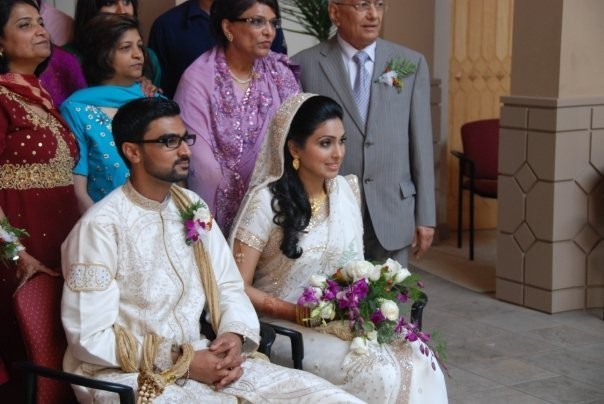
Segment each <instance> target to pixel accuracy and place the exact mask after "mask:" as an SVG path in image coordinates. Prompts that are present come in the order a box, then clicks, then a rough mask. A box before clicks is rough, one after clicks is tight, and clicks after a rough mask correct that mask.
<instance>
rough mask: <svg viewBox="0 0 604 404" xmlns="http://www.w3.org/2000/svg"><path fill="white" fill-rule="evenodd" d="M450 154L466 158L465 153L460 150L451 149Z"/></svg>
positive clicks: (462, 158)
mask: <svg viewBox="0 0 604 404" xmlns="http://www.w3.org/2000/svg"><path fill="white" fill-rule="evenodd" d="M451 154H452V155H454V156H455V157H457V158H458V159H460V160H466V159H467V157H466V155H465V154H463V153H462V152H460V151H458V150H451Z"/></svg>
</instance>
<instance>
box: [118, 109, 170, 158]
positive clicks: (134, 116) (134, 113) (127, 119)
mask: <svg viewBox="0 0 604 404" xmlns="http://www.w3.org/2000/svg"><path fill="white" fill-rule="evenodd" d="M179 114H180V107H179V106H178V104H177V103H176V102H175V101H172V100H169V99H167V98H163V97H145V98H138V99H136V100H132V101H130V102H128V103H126V104H124V105H122V106H121V107H120V109H118V110H117V113H116V114H115V116H114V117H113V122H112V123H111V127H112V132H113V139H114V140H115V147H117V151H118V152H119V153H120V156H121V157H122V160H124V162H125V163H126V166H127V167H128V168H130V167H131V166H130V161H128V159H127V158H126V156H125V155H124V153H123V151H122V145H123V144H124V143H126V142H135V143H136V142H140V141H141V140H143V138H144V136H145V133H146V132H147V129H148V128H149V124H150V123H151V122H153V121H155V120H157V119H159V118H164V117H167V116H177V115H179Z"/></svg>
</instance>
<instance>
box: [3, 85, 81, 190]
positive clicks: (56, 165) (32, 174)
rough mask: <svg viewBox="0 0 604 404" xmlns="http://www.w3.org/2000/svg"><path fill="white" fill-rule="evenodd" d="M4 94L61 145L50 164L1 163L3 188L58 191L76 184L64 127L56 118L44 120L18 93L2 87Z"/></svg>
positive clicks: (28, 118) (72, 161)
mask: <svg viewBox="0 0 604 404" xmlns="http://www.w3.org/2000/svg"><path fill="white" fill-rule="evenodd" d="M0 93H1V94H3V95H5V96H6V97H8V98H10V99H12V100H14V101H15V102H17V103H19V104H20V105H21V106H22V107H23V109H24V110H25V111H26V113H27V115H26V117H25V118H26V119H27V120H29V121H31V122H33V124H34V125H35V126H36V127H41V128H48V129H49V130H50V132H51V133H52V134H53V135H54V137H55V139H56V142H57V150H56V154H55V156H54V157H53V158H51V159H50V160H49V161H48V162H47V163H24V164H1V165H0V188H2V189H32V188H55V187H61V186H68V185H72V184H73V174H72V170H73V167H74V160H73V157H72V156H71V154H70V153H69V147H68V146H67V143H66V142H65V140H64V139H63V136H62V135H61V128H62V127H63V125H62V124H61V123H60V122H59V121H58V120H57V119H56V118H55V117H54V116H53V115H52V114H50V113H49V114H48V116H47V117H46V118H42V117H41V116H40V115H38V114H37V113H36V112H34V110H33V109H32V108H31V107H30V106H29V105H28V104H27V103H26V102H24V101H23V100H22V99H21V98H20V97H19V96H18V95H17V94H15V93H13V92H12V91H10V90H8V89H6V88H5V87H2V86H0Z"/></svg>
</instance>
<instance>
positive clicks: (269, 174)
mask: <svg viewBox="0 0 604 404" xmlns="http://www.w3.org/2000/svg"><path fill="white" fill-rule="evenodd" d="M315 96H317V94H310V93H300V94H296V95H293V96H291V97H289V98H288V99H287V100H285V102H284V103H283V104H281V106H280V107H279V109H278V110H277V112H275V115H274V116H273V119H272V120H271V123H270V125H269V127H268V133H267V134H266V136H265V137H264V142H263V143H262V147H261V148H260V152H259V153H258V158H257V160H256V165H255V166H254V171H253V173H252V178H251V180H250V185H249V187H248V191H247V192H246V194H245V197H244V198H243V201H242V202H241V206H240V207H239V211H238V213H237V216H236V217H235V220H234V221H233V227H232V228H231V235H230V237H229V245H230V246H231V248H233V243H234V240H235V233H236V232H237V228H238V227H239V223H240V222H241V220H244V219H245V218H244V217H242V216H243V215H244V214H245V212H246V211H247V209H246V208H247V205H248V204H249V202H250V200H252V197H253V196H254V195H255V194H256V193H257V192H258V191H259V190H260V189H262V188H264V187H266V186H268V184H270V183H271V182H274V181H276V180H278V179H279V178H281V176H282V175H283V164H284V163H283V162H284V159H285V157H284V155H283V151H284V146H285V141H286V139H287V134H288V133H289V128H290V126H291V123H292V120H293V119H294V116H296V113H297V112H298V109H300V106H301V105H302V104H303V103H304V101H306V100H308V99H309V98H311V97H315Z"/></svg>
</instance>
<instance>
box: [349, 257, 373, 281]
mask: <svg viewBox="0 0 604 404" xmlns="http://www.w3.org/2000/svg"><path fill="white" fill-rule="evenodd" d="M374 272H375V267H374V265H373V264H372V263H371V262H367V261H353V262H349V263H348V264H346V265H345V266H344V268H343V273H344V276H345V277H346V278H347V280H352V281H353V282H356V281H358V280H359V279H362V278H369V275H373V273H374Z"/></svg>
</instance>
